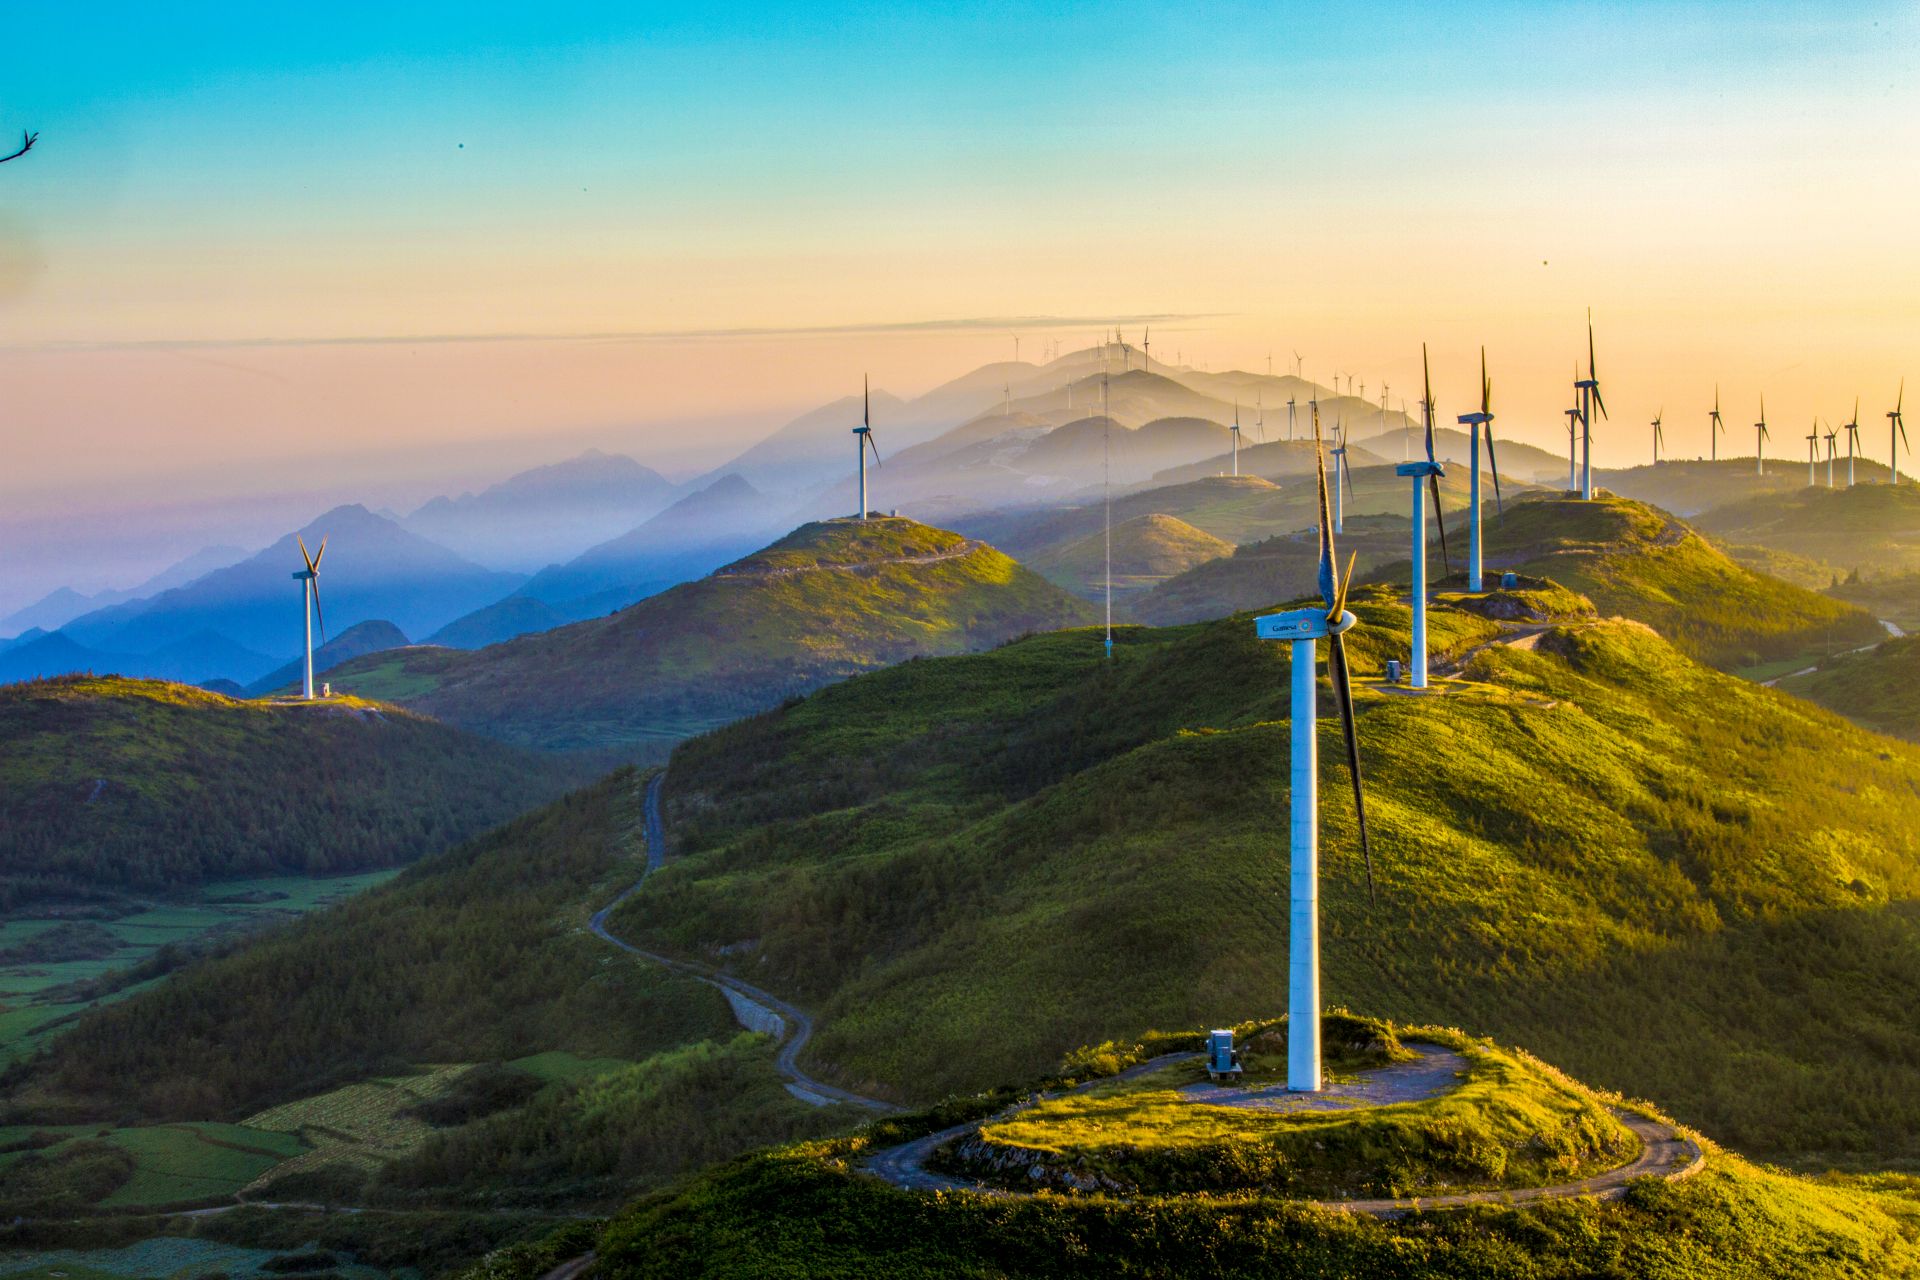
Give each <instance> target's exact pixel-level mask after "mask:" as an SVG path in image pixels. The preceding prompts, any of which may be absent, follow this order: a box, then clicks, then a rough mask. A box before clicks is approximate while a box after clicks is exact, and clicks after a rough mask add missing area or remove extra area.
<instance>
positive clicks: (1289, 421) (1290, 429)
mask: <svg viewBox="0 0 1920 1280" xmlns="http://www.w3.org/2000/svg"><path fill="white" fill-rule="evenodd" d="M1287 443H1289V444H1291V443H1293V396H1292V395H1291V394H1289V395H1288V396H1287Z"/></svg>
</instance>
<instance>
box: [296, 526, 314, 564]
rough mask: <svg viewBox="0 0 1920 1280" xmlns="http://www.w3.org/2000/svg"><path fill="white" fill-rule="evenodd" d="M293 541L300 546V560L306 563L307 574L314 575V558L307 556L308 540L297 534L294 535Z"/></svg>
mask: <svg viewBox="0 0 1920 1280" xmlns="http://www.w3.org/2000/svg"><path fill="white" fill-rule="evenodd" d="M293 540H294V541H295V542H297V543H299V544H300V558H301V559H302V560H304V561H306V565H307V572H308V573H312V572H313V557H312V556H310V555H308V554H307V540H306V539H305V538H303V537H301V536H300V535H299V534H297V533H296V534H294V535H293Z"/></svg>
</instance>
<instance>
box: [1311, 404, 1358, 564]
mask: <svg viewBox="0 0 1920 1280" xmlns="http://www.w3.org/2000/svg"><path fill="white" fill-rule="evenodd" d="M1310 403H1311V404H1312V405H1313V420H1314V421H1315V422H1318V421H1319V420H1320V402H1319V401H1318V400H1314V401H1311V402H1310ZM1333 429H1334V432H1335V435H1334V439H1335V440H1337V441H1339V443H1338V444H1336V445H1334V446H1333V448H1331V449H1329V450H1328V451H1327V452H1329V453H1331V454H1332V455H1333V531H1334V532H1335V533H1345V532H1346V531H1347V528H1346V520H1345V514H1346V513H1345V509H1344V508H1343V507H1342V505H1341V502H1340V478H1341V477H1342V476H1345V477H1346V480H1347V492H1348V494H1352V492H1353V468H1352V467H1350V466H1348V465H1347V424H1346V423H1345V422H1344V421H1341V422H1335V423H1334V424H1333Z"/></svg>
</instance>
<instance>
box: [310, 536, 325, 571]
mask: <svg viewBox="0 0 1920 1280" xmlns="http://www.w3.org/2000/svg"><path fill="white" fill-rule="evenodd" d="M326 557H327V540H326V538H325V537H324V536H323V537H322V538H321V539H320V549H319V550H318V551H316V552H314V553H313V571H314V572H315V573H318V572H320V562H321V561H322V560H324V559H326Z"/></svg>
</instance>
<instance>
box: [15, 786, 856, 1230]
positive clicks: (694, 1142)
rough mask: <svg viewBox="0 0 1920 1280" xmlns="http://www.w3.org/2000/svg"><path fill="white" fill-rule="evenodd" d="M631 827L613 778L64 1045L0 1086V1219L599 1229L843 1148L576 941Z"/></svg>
mask: <svg viewBox="0 0 1920 1280" xmlns="http://www.w3.org/2000/svg"><path fill="white" fill-rule="evenodd" d="M639 819H640V800H639V795H638V779H637V778H636V777H635V775H634V774H633V773H632V771H631V770H622V771H619V772H616V773H614V774H613V775H611V776H609V777H608V778H606V779H605V780H603V781H602V782H600V783H598V784H596V785H594V786H592V787H589V788H587V789H585V790H582V791H579V792H576V793H574V794H573V795H570V796H568V797H566V798H565V799H563V800H561V801H559V802H557V803H555V804H552V805H550V806H548V807H547V808H545V809H542V810H540V811H538V812H536V813H534V814H531V815H529V816H527V817H525V818H523V819H521V820H519V821H517V822H514V823H511V824H509V825H507V826H504V827H502V828H500V829H499V830H498V831H496V832H494V833H492V834H491V835H489V836H487V837H485V838H483V839H481V840H477V841H474V842H472V843H470V844H467V845H465V846H463V847H462V848H460V849H458V850H455V851H452V852H449V853H446V854H442V855H439V856H436V857H432V858H429V859H426V860H424V861H422V862H420V863H418V864H416V865H415V866H414V867H412V868H410V869H409V870H408V871H407V872H405V873H404V874H402V875H401V876H400V877H399V878H398V879H396V880H394V881H392V882H391V883H389V884H387V885H384V886H382V887H380V888H377V889H373V890H370V891H368V892H366V893H363V894H361V895H360V896H358V897H356V898H354V899H353V900H351V901H350V902H347V903H345V904H343V905H341V906H340V907H338V908H336V909H334V910H331V911H326V912H323V913H320V914H317V915H314V916H309V917H307V918H306V919H304V920H302V921H300V922H299V923H297V924H293V925H290V926H288V927H285V928H282V929H280V930H277V931H275V932H272V933H270V934H267V935H264V936H260V937H256V938H254V939H252V940H251V941H250V942H249V943H247V944H246V945H243V946H239V947H236V948H232V949H230V951H229V952H228V953H227V954H223V955H218V956H215V957H213V958H211V959H207V960H204V961H202V962H200V963H198V964H195V965H193V966H191V967H189V968H187V969H185V970H182V971H180V972H178V973H176V974H174V975H173V976H172V977H171V978H169V979H168V980H167V981H165V982H162V983H159V984H156V985H153V986H150V987H148V988H146V989H145V990H142V991H139V992H136V993H135V994H133V995H131V996H129V997H128V998H127V999H126V1000H125V1001H123V1002H122V1003H119V1004H116V1005H113V1006H110V1007H105V1008H100V1009H96V1010H94V1011H92V1012H91V1013H90V1014H89V1015H88V1016H86V1017H83V1018H80V1019H78V1020H77V1022H75V1023H74V1026H73V1029H72V1030H71V1031H70V1032H69V1033H68V1036H69V1038H70V1039H71V1044H69V1043H68V1040H67V1039H65V1038H63V1039H61V1040H59V1041H56V1042H55V1043H54V1044H53V1045H52V1047H51V1049H50V1051H48V1052H47V1053H45V1054H44V1055H42V1056H41V1057H39V1058H38V1059H35V1060H33V1061H31V1062H29V1063H26V1064H22V1065H17V1066H16V1067H14V1069H13V1070H12V1071H11V1072H10V1073H9V1074H8V1076H7V1077H6V1081H5V1083H6V1113H7V1114H6V1116H5V1121H6V1123H8V1124H10V1125H11V1126H12V1127H10V1128H6V1127H0V1211H3V1212H6V1213H9V1214H11V1213H19V1212H25V1213H44V1212H49V1211H53V1210H54V1209H57V1210H58V1211H60V1212H76V1211H85V1210H87V1209H89V1208H93V1207H98V1208H103V1209H116V1208H119V1209H126V1208H133V1207H138V1206H142V1205H148V1206H157V1205H168V1204H208V1203H220V1202H222V1201H224V1200H227V1199H228V1198H229V1197H231V1196H232V1195H234V1194H235V1193H236V1192H244V1193H245V1194H246V1195H248V1196H251V1197H253V1198H258V1199H266V1200H299V1201H319V1202H336V1203H347V1204H369V1203H372V1204H379V1205H383V1206H387V1207H388V1208H390V1209H396V1210H398V1209H418V1210H421V1211H427V1210H431V1209H434V1208H436V1207H437V1208H440V1209H447V1208H478V1209H482V1210H484V1211H486V1212H487V1213H489V1214H492V1213H497V1212H499V1210H500V1209H501V1207H502V1206H506V1205H512V1206H522V1207H540V1206H567V1207H572V1208H579V1207H583V1206H584V1207H595V1206H599V1207H607V1206H610V1205H613V1204H616V1203H618V1202H619V1201H620V1199H621V1198H623V1197H624V1196H628V1195H631V1194H632V1193H633V1192H634V1191H635V1190H636V1189H640V1188H645V1187H650V1186H656V1185H661V1184H663V1183H665V1182H667V1181H669V1180H671V1179H672V1178H674V1177H676V1176H680V1175H682V1174H684V1173H687V1172H689V1171H691V1170H693V1169H697V1168H700V1167H703V1166H705V1165H707V1164H710V1163H712V1162H714V1161H716V1160H720V1159H724V1158H726V1157H729V1156H731V1155H733V1154H736V1153H737V1152H740V1151H742V1150H746V1149H749V1148H751V1147H754V1146H757V1145H761V1144H764V1143H766V1142H769V1141H780V1140H784V1139H790V1138H794V1137H800V1136H808V1135H817V1134H820V1133H825V1132H832V1131H837V1130H841V1129H844V1128H846V1127H847V1126H848V1124H849V1118H848V1117H847V1116H845V1115H843V1114H841V1110H840V1109H837V1108H825V1109H817V1108H814V1107H811V1106H808V1105H806V1104H805V1103H803V1102H800V1101H798V1100H796V1099H795V1098H794V1097H792V1096H791V1095H789V1094H788V1093H787V1091H786V1090H785V1088H784V1087H783V1085H782V1082H781V1080H780V1077H779V1076H778V1075H777V1074H776V1072H775V1070H774V1067H773V1045H772V1043H771V1041H770V1040H769V1039H768V1038H767V1037H766V1036H763V1035H751V1034H746V1033H742V1032H740V1031H739V1030H738V1029H737V1027H736V1026H735V1025H734V1019H733V1017H732V1014H731V1012H730V1011H729V1009H728V1007H727V1004H726V1002H725V1000H724V999H723V998H722V997H721V996H720V995H719V993H718V992H717V991H715V990H714V989H713V988H711V987H709V986H706V985H704V984H702V983H700V982H698V981H696V980H694V979H692V978H689V977H686V976H683V975H681V974H678V973H676V972H674V971H672V970H669V969H666V968H663V967H661V966H659V965H656V964H654V963H652V962H650V961H647V960H644V959H641V958H638V957H632V956H628V955H625V954H623V953H621V952H619V951H617V950H615V949H614V948H613V947H612V946H610V945H609V944H608V943H607V942H605V941H604V940H602V939H600V938H597V937H594V936H592V935H591V934H590V933H589V932H588V931H587V929H586V927H585V926H586V922H587V919H588V917H589V916H590V914H591V913H592V912H593V911H594V910H596V909H597V908H599V907H601V906H604V905H605V904H606V903H607V902H609V901H611V900H612V899H613V898H614V897H615V896H616V895H617V894H618V893H620V892H621V891H622V890H623V889H625V888H626V887H627V886H629V885H630V884H631V883H632V882H633V880H634V879H635V878H636V877H637V876H638V875H639V874H640V868H641V866H642V864H643V861H644V843H643V841H642V840H641V838H640V835H639V829H640V821H639ZM236 1045H239V1046H244V1052H234V1051H232V1046H236ZM689 1116H697V1117H698V1120H697V1122H690V1121H689ZM103 1124H104V1125H105V1126H106V1127H103ZM207 1134H211V1136H206V1135H207ZM8 1143H12V1144H13V1145H5V1144H8ZM103 1143H104V1144H105V1147H106V1149H105V1150H102V1149H101V1144H103ZM156 1144H158V1145H156ZM120 1150H126V1151H130V1152H132V1153H133V1156H134V1157H135V1158H134V1159H132V1160H127V1159H125V1158H123V1157H120V1156H118V1155H117V1154H116V1152H118V1151H120ZM236 1152H238V1153H239V1154H238V1155H236ZM21 1153H25V1154H21ZM148 1153H151V1157H152V1158H151V1160H149V1159H148ZM23 1160H24V1161H28V1164H27V1165H26V1167H24V1168H23V1167H21V1165H20V1162H21V1161H23ZM116 1162H117V1163H116ZM149 1166H151V1169H150V1171H149V1172H143V1170H149ZM143 1178H144V1179H145V1181H144V1182H143V1181H142V1179H143ZM36 1197H37V1198H36ZM49 1206H52V1208H49ZM149 1229H151V1228H150V1227H149ZM370 1229H371V1228H370ZM469 1234H470V1235H473V1234H475V1233H473V1232H470V1233H469ZM303 1238H304V1237H303ZM480 1238H484V1235H482V1236H481V1237H480ZM441 1261H442V1262H444V1261H446V1259H445V1258H442V1259H441Z"/></svg>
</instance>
